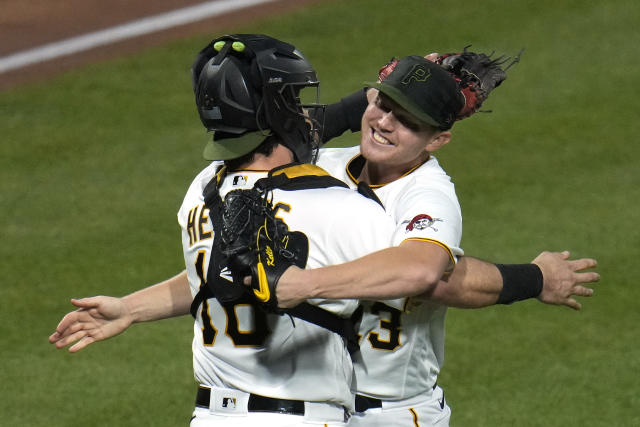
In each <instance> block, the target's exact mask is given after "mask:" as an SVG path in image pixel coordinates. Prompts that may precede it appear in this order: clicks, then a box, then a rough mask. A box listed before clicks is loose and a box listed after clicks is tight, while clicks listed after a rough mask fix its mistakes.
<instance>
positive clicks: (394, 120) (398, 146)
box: [244, 49, 597, 426]
mask: <svg viewBox="0 0 640 427" xmlns="http://www.w3.org/2000/svg"><path fill="white" fill-rule="evenodd" d="M516 61H517V58H516V60H514V61H512V62H511V64H509V65H508V66H506V67H505V68H504V69H503V68H502V67H501V66H502V65H504V64H505V63H506V60H505V59H503V58H497V59H491V57H490V55H484V54H475V53H472V52H467V51H466V49H465V51H464V52H462V53H459V54H447V55H441V56H438V55H429V56H428V57H427V59H425V58H422V57H419V56H409V57H405V58H402V59H400V60H397V61H396V60H394V61H392V62H390V63H389V64H387V65H386V66H384V67H383V68H382V69H381V70H380V74H379V80H378V82H375V83H369V84H367V86H368V87H371V88H373V89H371V90H370V91H369V92H368V101H367V106H366V109H365V111H364V114H363V115H362V121H361V127H362V138H361V143H360V147H359V148H358V147H355V148H327V149H322V150H320V155H319V159H318V164H319V165H320V166H322V167H323V168H325V169H327V170H328V171H329V172H330V173H331V174H332V175H333V176H335V177H337V178H340V179H342V180H343V181H345V182H347V183H348V184H349V185H350V186H351V187H353V188H358V187H359V188H360V189H361V191H363V192H364V191H365V190H363V189H366V188H367V186H371V188H372V190H371V193H372V194H371V197H372V198H375V199H377V200H378V201H379V202H380V204H381V205H383V206H384V207H385V209H386V210H387V212H388V213H389V215H391V216H392V218H393V219H394V222H395V223H396V232H395V234H394V238H393V240H392V242H391V243H392V245H393V247H391V248H388V249H384V250H381V251H378V252H375V253H372V254H370V255H367V256H365V257H363V258H360V259H358V260H356V261H352V262H349V263H346V264H342V265H337V266H330V267H325V268H320V269H315V270H302V269H299V268H296V267H292V268H290V269H288V270H287V271H286V272H285V273H284V274H283V275H282V276H281V277H276V276H274V277H272V279H271V280H269V278H265V276H264V275H262V276H261V277H258V275H257V274H256V271H257V270H256V269H255V268H254V270H253V273H254V274H253V275H252V277H253V280H251V283H252V286H253V287H254V288H255V289H262V288H268V289H270V295H271V296H272V298H271V300H270V301H269V303H270V304H271V305H274V304H277V302H275V301H273V299H275V298H276V296H277V298H278V299H279V300H280V305H281V306H294V305H295V304H297V303H299V302H301V301H303V300H305V299H308V298H318V297H322V298H357V299H360V300H361V301H362V305H363V307H364V313H363V317H362V321H361V324H360V328H359V336H360V337H361V340H360V352H359V353H357V354H356V357H355V359H354V361H355V363H354V366H355V373H356V385H357V396H356V414H355V415H354V416H353V417H352V418H351V420H350V421H349V425H350V426H351V425H354V426H412V425H418V423H419V425H421V426H426V425H434V426H436V425H437V426H447V425H449V419H450V408H449V406H448V404H447V402H446V401H445V398H444V391H443V390H442V388H440V387H439V386H438V385H437V377H438V373H439V372H440V369H441V367H442V364H443V361H444V319H445V313H446V307H447V306H457V307H482V306H486V305H491V304H495V303H499V304H509V303H513V302H515V301H519V300H523V299H528V298H534V297H538V298H539V299H540V300H542V301H544V302H548V303H559V301H560V300H559V299H557V296H558V295H557V294H553V293H552V292H551V290H550V288H544V292H543V273H544V275H545V276H544V277H546V275H549V276H551V274H550V273H551V271H549V270H547V271H543V269H541V266H542V267H543V268H544V266H545V265H548V264H547V262H548V261H549V260H550V259H553V258H556V259H558V260H564V259H566V258H567V257H568V256H569V255H568V253H562V254H551V253H543V254H541V255H540V256H539V257H538V258H537V259H536V260H534V262H533V263H531V264H523V265H508V266H506V265H494V264H489V263H486V262H483V261H480V260H478V259H474V258H469V257H463V251H462V249H461V248H460V246H459V245H460V238H461V231H462V217H461V212H460V206H459V204H458V201H457V197H456V194H455V190H454V186H453V184H452V182H451V180H450V178H449V177H448V176H447V175H446V173H445V172H444V170H443V169H442V168H441V167H440V166H439V164H438V162H437V160H436V158H435V157H434V156H433V153H434V152H435V151H436V150H438V149H440V148H441V147H443V146H444V145H446V144H448V143H449V142H450V141H451V138H452V134H451V131H450V129H451V127H452V126H453V124H454V123H455V122H456V121H457V120H461V119H463V118H465V117H469V116H470V115H472V114H473V113H475V112H476V111H478V109H479V108H480V106H481V105H482V103H483V101H485V100H486V98H487V96H488V94H489V93H490V92H491V91H492V90H493V89H494V88H495V87H497V86H499V85H500V84H501V83H502V82H503V81H504V79H505V78H506V73H505V70H506V69H507V68H508V67H509V66H510V65H512V64H513V63H515V62H516ZM362 96H363V94H362V93H358V94H355V95H353V96H351V97H348V98H346V99H343V101H342V107H344V108H345V109H346V111H348V114H347V115H346V117H351V118H353V119H355V117H357V116H358V113H357V110H358V109H357V108H355V106H357V105H358V104H359V103H363V102H362ZM354 111H356V113H353V112H354ZM360 111H361V110H360ZM328 113H329V114H336V112H335V111H329V112H328ZM344 113H345V112H342V113H340V114H337V115H342V116H344ZM352 113H353V116H350V114H352ZM347 120H348V119H347ZM350 127H351V128H352V130H358V126H357V122H356V121H355V120H354V121H353V125H352V126H350ZM332 131H333V130H332V129H329V137H332V136H334V135H331V132H332ZM325 137H327V135H325ZM365 184H367V186H365ZM244 261H245V262H247V261H248V258H245V259H244ZM255 262H257V259H256V258H254V263H255ZM456 263H457V264H458V266H457V267H456ZM538 264H540V266H539V265H538ZM593 265H594V262H593V260H580V264H576V270H580V269H583V268H587V267H592V266H593ZM454 267H456V268H455V270H454ZM468 271H471V272H473V275H474V277H475V278H476V279H477V281H476V284H477V283H484V284H488V283H494V284H501V285H499V286H487V287H484V288H481V287H475V288H474V287H464V286H460V285H461V284H462V283H467V282H465V281H464V280H463V281H460V280H459V278H460V277H461V276H464V275H465V274H467V273H466V272H468ZM452 272H453V275H452V277H449V275H450V274H452ZM583 274H589V273H583ZM443 277H444V278H445V280H446V279H447V278H448V279H449V280H451V281H452V282H455V283H456V284H457V286H455V287H454V286H446V285H445V286H443V285H442V283H443V282H441V281H440V280H441V278H443ZM584 277H585V279H586V277H587V276H584ZM596 278H597V275H595V273H593V275H591V276H589V279H588V280H589V281H590V280H595V279H596ZM265 282H268V283H267V284H265ZM258 283H259V285H258ZM276 284H277V286H276ZM573 292H575V294H576V295H584V296H588V295H590V294H591V290H590V289H586V288H584V287H581V286H578V287H577V288H575V289H573V290H572V292H567V293H565V294H563V295H562V296H563V298H566V299H568V300H571V301H570V302H567V301H565V302H564V303H566V305H569V306H571V307H573V308H579V305H578V303H577V302H576V301H575V300H573V299H572V298H571V293H573ZM412 296H415V298H406V297H412ZM389 298H397V299H394V300H389ZM398 307H400V308H398Z"/></svg>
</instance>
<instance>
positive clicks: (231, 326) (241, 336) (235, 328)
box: [195, 251, 269, 347]
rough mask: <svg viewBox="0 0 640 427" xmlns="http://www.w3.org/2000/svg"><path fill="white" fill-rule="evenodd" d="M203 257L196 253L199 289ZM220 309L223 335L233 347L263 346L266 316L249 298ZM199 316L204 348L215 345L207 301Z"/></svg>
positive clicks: (214, 331) (214, 328)
mask: <svg viewBox="0 0 640 427" xmlns="http://www.w3.org/2000/svg"><path fill="white" fill-rule="evenodd" d="M205 256H206V252H205V251H198V257H197V258H196V263H195V266H196V273H197V274H198V278H199V279H200V287H202V286H206V285H205V284H206V280H205V277H204V260H205ZM222 308H223V309H224V311H225V314H226V317H227V322H226V323H227V325H226V329H225V333H226V335H227V336H228V337H229V338H231V341H232V342H233V345H234V346H236V347H261V346H262V345H263V344H264V342H265V340H266V339H267V335H269V329H268V326H267V315H266V313H265V312H264V311H263V310H260V309H259V308H258V307H256V306H254V305H253V301H252V300H251V299H250V297H244V298H242V299H240V300H238V301H235V302H233V303H227V304H224V305H223V306H222ZM201 316H202V342H203V344H204V345H205V346H212V345H214V343H215V340H216V336H217V335H218V330H217V329H216V327H215V326H214V325H213V320H212V319H211V312H210V305H209V301H208V300H204V301H203V302H202V309H201ZM240 319H243V320H245V321H246V322H245V323H248V324H243V323H242V322H241V321H240Z"/></svg>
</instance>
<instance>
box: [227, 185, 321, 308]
mask: <svg viewBox="0 0 640 427" xmlns="http://www.w3.org/2000/svg"><path fill="white" fill-rule="evenodd" d="M269 194H270V193H269V192H263V191H260V190H257V189H255V188H254V189H251V190H234V191H231V192H229V193H228V194H227V195H226V197H225V199H224V202H223V206H222V209H221V214H222V215H221V216H222V224H221V230H220V232H221V239H220V251H221V253H222V254H223V255H224V257H225V258H226V261H227V265H228V268H229V269H230V270H231V272H232V274H233V277H234V279H235V280H238V279H240V280H242V279H243V278H244V277H247V276H251V284H250V289H251V293H252V295H253V296H254V297H255V299H256V300H257V302H258V303H260V305H261V306H262V307H263V308H264V309H265V310H266V311H267V312H272V313H282V312H283V311H282V310H281V309H279V308H278V300H277V298H276V292H275V287H276V285H277V283H278V280H279V279H280V276H282V274H283V273H284V271H285V270H286V269H287V268H289V267H290V266H292V265H296V266H298V267H300V268H304V267H305V265H306V262H307V257H308V253H309V241H308V239H307V236H305V235H304V234H303V233H301V232H298V231H293V232H292V231H289V228H288V226H287V224H285V223H284V221H282V220H281V219H280V218H277V217H276V216H275V213H276V212H275V209H274V207H273V204H272V202H271V200H270V196H269ZM235 280H234V281H235Z"/></svg>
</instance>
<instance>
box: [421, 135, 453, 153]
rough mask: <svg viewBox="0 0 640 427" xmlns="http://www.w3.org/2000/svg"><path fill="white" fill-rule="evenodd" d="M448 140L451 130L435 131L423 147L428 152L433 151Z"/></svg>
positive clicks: (449, 139)
mask: <svg viewBox="0 0 640 427" xmlns="http://www.w3.org/2000/svg"><path fill="white" fill-rule="evenodd" d="M449 141H451V132H449V131H447V130H446V131H442V132H436V133H435V134H434V135H433V136H432V137H431V140H429V143H427V146H426V147H425V148H426V150H427V151H428V152H430V153H433V152H434V151H436V150H438V149H440V148H441V147H444V146H445V145H447V144H448V143H449Z"/></svg>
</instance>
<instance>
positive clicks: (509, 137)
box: [0, 0, 640, 427]
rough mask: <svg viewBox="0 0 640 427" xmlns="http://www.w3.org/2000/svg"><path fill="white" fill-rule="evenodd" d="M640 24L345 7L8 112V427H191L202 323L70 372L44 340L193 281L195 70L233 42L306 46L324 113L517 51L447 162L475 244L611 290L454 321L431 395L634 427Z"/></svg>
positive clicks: (116, 344)
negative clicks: (106, 309) (456, 57)
mask: <svg viewBox="0 0 640 427" xmlns="http://www.w3.org/2000/svg"><path fill="white" fill-rule="evenodd" d="M639 22H640V6H638V4H637V3H636V2H633V1H630V0H629V1H623V0H612V1H609V2H604V1H589V0H587V1H578V0H555V1H551V0H538V1H528V0H526V1H525V0H520V1H518V0H516V1H513V2H506V1H505V2H503V1H498V0H489V1H485V2H471V1H462V2H457V3H454V2H447V1H440V0H438V1H417V0H416V1H403V0H397V1H385V0H343V1H333V2H326V3H323V4H320V5H317V6H314V7H312V8H308V9H305V10H301V11H297V12H295V13H291V14H287V15H282V16H279V17H276V18H270V19H266V20H262V21H259V22H255V23H247V24H246V25H245V26H242V27H234V28H216V29H212V34H211V36H206V37H195V38H191V39H187V40H181V41H178V42H174V43H172V44H170V45H167V46H164V47H162V48H156V49H153V50H149V51H146V52H144V53H142V54H138V55H135V56H130V57H125V58H121V59H118V60H113V61H109V62H105V63H101V64H96V65H93V66H90V67H86V68H83V69H81V70H78V71H75V72H71V73H68V74H65V75H63V76H61V77H58V78H56V79H54V80H50V81H47V82H44V83H41V84H34V85H30V86H26V87H22V88H19V89H15V90H12V91H8V92H3V93H0V129H2V144H1V145H0V162H1V163H0V208H1V211H0V212H1V215H2V217H1V218H2V223H1V224H0V238H1V241H2V244H1V245H0V266H1V271H2V273H3V284H2V286H1V287H0V301H1V304H2V309H1V310H0V316H1V317H0V320H1V321H0V336H2V345H1V346H0V356H1V360H2V363H1V364H0V373H1V375H0V379H1V380H2V383H3V387H2V391H0V425H2V426H76V425H77V426H80V425H93V426H141V425H144V426H146V425H154V426H176V425H187V423H188V420H189V417H190V413H191V410H192V405H193V398H194V391H195V384H194V382H193V378H192V372H191V349H190V342H191V333H192V330H191V322H190V318H186V317H185V318H180V319H174V320H167V321H162V322H158V323H156V324H149V325H143V326H135V327H133V328H132V329H131V330H129V331H127V332H126V333H125V334H123V335H122V336H120V337H118V338H116V339H114V340H111V341H110V342H107V343H100V344H96V345H93V346H91V347H89V348H88V349H86V350H85V351H83V352H81V353H79V354H76V355H70V354H68V353H67V352H66V351H56V350H55V348H53V347H52V346H50V345H49V344H48V343H47V337H48V335H49V334H50V333H51V332H52V331H53V330H54V328H55V326H56V324H57V322H58V321H59V320H60V318H61V316H62V315H63V314H64V313H66V312H67V311H69V310H70V309H71V308H72V307H71V305H70V304H69V302H68V300H69V298H71V297H81V296H90V295H95V294H108V295H123V294H126V293H129V292H131V291H133V290H136V289H138V288H140V287H143V286H145V285H147V284H151V283H153V282H155V281H158V280H161V279H163V278H166V277H167V276H169V275H171V274H174V273H176V272H178V271H180V270H181V269H182V268H183V259H182V252H181V246H180V238H179V229H178V225H177V222H176V218H175V214H176V212H177V209H178V207H179V205H180V203H181V201H182V197H183V194H184V192H185V191H186V188H187V186H188V184H189V183H190V182H191V179H192V178H193V176H194V175H195V174H196V173H197V172H198V171H199V170H200V169H201V168H202V167H204V166H205V165H206V163H205V161H204V160H202V158H201V151H202V148H203V144H204V143H205V141H206V138H207V137H206V135H205V132H204V129H203V128H202V126H201V125H200V122H199V120H198V118H197V114H196V112H195V109H194V106H193V99H192V94H191V83H190V80H189V72H188V69H189V66H190V63H191V60H192V58H193V57H194V55H195V53H196V52H197V51H198V50H199V49H200V48H201V47H202V46H203V45H204V44H205V43H206V42H207V41H208V40H209V39H211V38H213V37H214V36H216V35H219V34H221V33H229V32H256V33H258V32H261V33H267V34H271V35H273V36H275V37H278V38H282V39H284V40H288V41H291V42H292V43H294V44H296V46H297V47H298V48H300V50H301V51H302V52H304V53H305V54H306V56H307V57H308V58H309V59H310V60H311V62H312V63H313V64H314V65H315V66H316V68H317V70H318V73H319V76H320V78H321V80H322V82H323V85H322V93H323V98H324V100H325V101H334V100H336V99H338V98H339V96H341V95H344V94H347V93H349V91H352V90H355V89H356V88H358V87H359V86H360V84H361V82H362V81H364V80H369V79H371V78H373V77H374V76H375V72H376V71H377V69H378V67H379V66H380V65H381V64H383V63H384V62H386V61H387V60H388V59H389V58H390V57H391V56H402V55H407V54H421V53H428V52H431V51H441V52H444V51H454V50H459V49H461V48H462V47H464V46H465V45H468V44H472V45H473V49H474V50H484V51H491V50H493V49H495V50H496V51H497V52H499V53H501V52H504V53H507V54H515V53H517V52H518V51H519V50H520V49H521V48H523V47H524V48H525V52H524V54H523V55H522V61H521V63H520V64H518V65H517V66H515V67H514V68H512V69H511V70H510V71H509V77H508V79H507V81H506V82H505V83H504V84H503V86H501V87H500V88H498V89H496V91H495V92H494V93H493V95H492V98H491V99H490V100H489V101H488V102H487V103H486V104H485V107H486V108H487V109H491V110H493V113H491V114H477V115H476V116H474V117H472V118H470V119H468V120H465V121H464V122H461V123H459V124H457V125H456V127H455V129H454V140H453V142H452V143H451V144H450V145H448V146H447V147H445V148H444V149H442V151H440V152H439V153H438V158H439V159H440V161H441V163H442V164H443V165H444V167H445V168H446V169H447V171H448V172H449V174H450V175H452V176H453V177H454V181H455V182H456V185H457V189H458V195H459V198H460V201H461V204H462V208H463V214H464V226H465V229H464V236H463V242H462V243H463V247H464V248H465V250H466V252H467V254H470V255H475V256H479V257H481V258H485V259H489V260H496V261H498V260H499V261H502V262H527V261H529V260H531V259H532V258H533V257H534V256H535V255H536V254H537V253H538V252H540V251H542V250H544V249H550V250H562V249H570V250H572V251H573V254H574V256H591V257H595V258H597V259H598V261H599V267H598V270H599V272H600V273H601V276H602V280H601V282H600V283H599V284H597V285H596V294H595V296H594V297H593V298H591V299H584V300H582V302H583V304H584V308H583V310H582V311H581V312H574V311H571V310H569V309H565V308H559V307H549V306H544V305H542V304H539V303H537V302H535V301H529V302H525V303H519V304H516V305H514V306H511V307H504V306H500V307H492V308H488V309H483V310H470V311H465V310H451V311H450V312H449V316H448V318H447V319H448V320H447V362H446V364H445V367H444V370H443V372H442V374H441V377H440V380H439V383H440V384H441V385H442V386H443V387H444V388H445V390H446V393H447V398H448V400H449V404H450V405H451V406H452V409H453V416H452V423H451V424H452V425H453V426H487V427H489V426H562V427H570V426H638V425H640V398H639V397H638V388H639V386H638V378H639V377H640V347H639V344H638V343H640V337H639V335H640V334H639V332H638V324H639V321H640V316H639V311H638V308H637V301H638V300H639V299H640V291H639V287H638V286H637V283H636V282H637V280H638V277H640V267H638V264H637V260H638V259H640V232H639V231H638V230H639V228H638V224H639V223H640V203H639V202H638V201H639V200H640V190H639V188H640V172H639V170H640V169H639V167H638V158H639V157H640V145H637V138H638V135H639V134H640V125H639V121H638V120H637V118H636V115H637V112H638V110H639V107H640V104H639V102H638V101H637V89H635V84H636V83H637V81H638V78H640V60H639V59H638V55H637V49H638V46H639V45H640V32H639V31H638V28H637V24H638V23H639ZM336 143H338V144H354V143H357V136H354V135H347V136H346V137H344V138H343V139H341V140H340V141H338V142H336ZM390 369H391V368H390Z"/></svg>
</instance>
